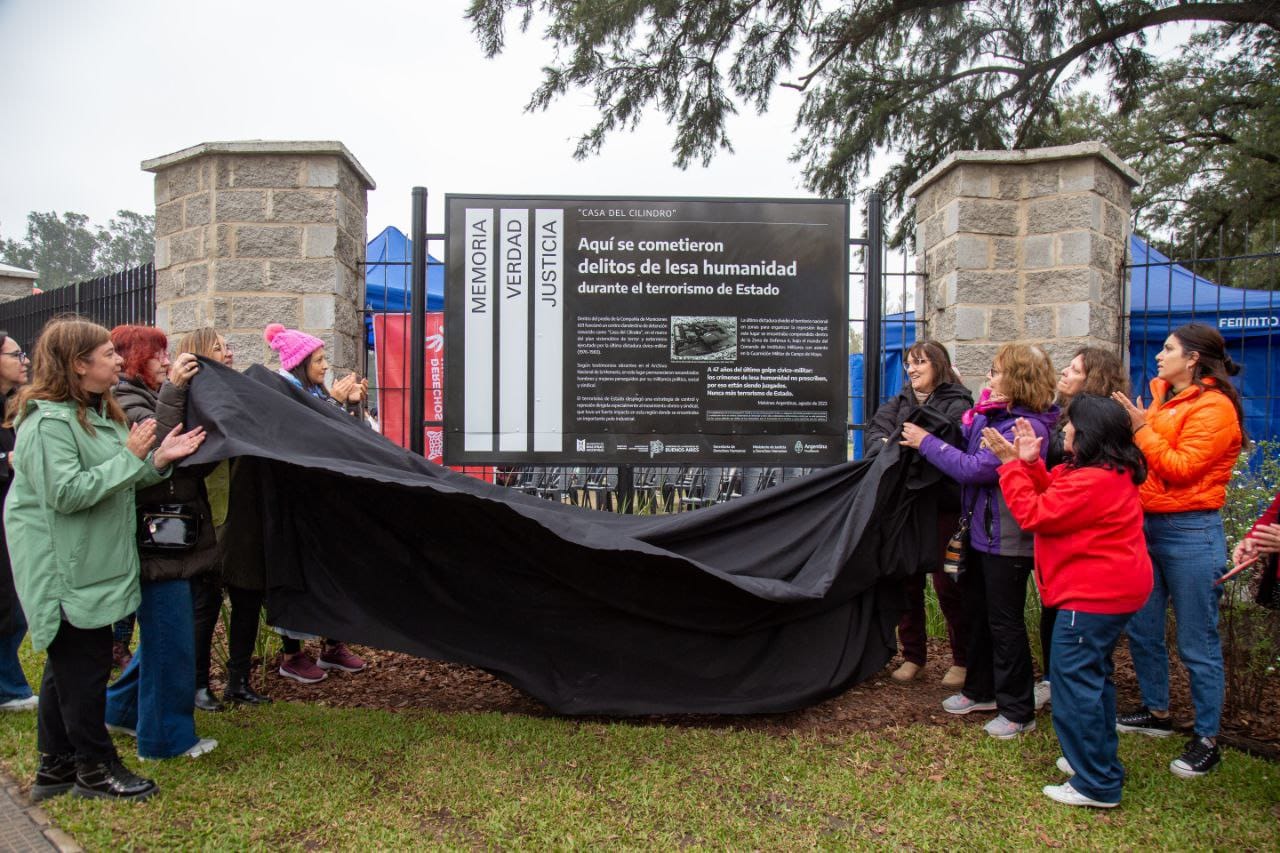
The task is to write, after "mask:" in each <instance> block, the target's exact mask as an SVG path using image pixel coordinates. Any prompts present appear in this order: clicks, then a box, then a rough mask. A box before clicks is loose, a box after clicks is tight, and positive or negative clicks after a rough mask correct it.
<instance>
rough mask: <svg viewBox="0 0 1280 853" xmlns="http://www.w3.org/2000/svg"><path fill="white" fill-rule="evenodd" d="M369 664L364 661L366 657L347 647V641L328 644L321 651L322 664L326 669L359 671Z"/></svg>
mask: <svg viewBox="0 0 1280 853" xmlns="http://www.w3.org/2000/svg"><path fill="white" fill-rule="evenodd" d="M368 665H369V664H367V663H365V662H364V658H362V657H360V656H359V655H357V654H355V653H354V652H352V651H351V649H349V648H347V644H346V643H334V644H333V645H327V644H326V645H325V647H324V651H323V652H321V653H320V666H321V667H322V668H324V669H340V670H342V671H343V672H359V671H360V670H362V669H364V668H365V667H367V666H368Z"/></svg>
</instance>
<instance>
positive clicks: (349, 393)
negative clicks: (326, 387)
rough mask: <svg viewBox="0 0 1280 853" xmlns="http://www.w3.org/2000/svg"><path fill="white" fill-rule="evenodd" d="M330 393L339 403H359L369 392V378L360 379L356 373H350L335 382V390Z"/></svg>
mask: <svg viewBox="0 0 1280 853" xmlns="http://www.w3.org/2000/svg"><path fill="white" fill-rule="evenodd" d="M330 393H331V394H332V395H333V399H335V400H337V401H338V402H339V403H351V404H355V403H359V402H360V401H361V400H363V399H365V397H367V396H368V394H369V380H368V379H360V378H359V377H357V376H356V375H355V374H354V373H348V374H347V375H346V376H344V377H342V378H341V379H339V380H338V381H337V382H335V383H333V390H332V391H331V392H330Z"/></svg>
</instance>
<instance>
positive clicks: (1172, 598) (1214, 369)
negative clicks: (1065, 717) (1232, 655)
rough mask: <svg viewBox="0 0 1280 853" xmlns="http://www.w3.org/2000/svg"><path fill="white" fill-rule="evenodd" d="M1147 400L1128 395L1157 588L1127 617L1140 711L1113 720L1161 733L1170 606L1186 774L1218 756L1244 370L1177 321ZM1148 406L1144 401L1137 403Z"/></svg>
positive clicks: (1123, 727) (1165, 724) (1200, 329)
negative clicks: (1228, 520) (1191, 718)
mask: <svg viewBox="0 0 1280 853" xmlns="http://www.w3.org/2000/svg"><path fill="white" fill-rule="evenodd" d="M1156 366H1157V375H1156V378H1155V379H1154V380H1152V382H1151V395H1152V400H1151V405H1150V407H1148V408H1147V410H1146V411H1145V412H1144V411H1143V410H1142V409H1141V408H1139V407H1138V406H1135V405H1133V404H1132V403H1130V402H1129V401H1128V400H1127V399H1125V398H1124V396H1123V395H1120V394H1117V395H1115V397H1116V399H1117V400H1119V401H1120V402H1122V403H1123V404H1124V405H1125V406H1126V408H1127V409H1128V411H1129V417H1130V422H1131V424H1132V426H1133V431H1134V434H1133V439H1134V442H1135V443H1136V444H1137V445H1138V448H1139V449H1140V450H1141V451H1142V453H1143V455H1144V456H1146V459H1147V468H1148V472H1149V473H1148V476H1147V480H1146V482H1144V483H1143V484H1142V486H1141V488H1140V495H1141V497H1142V508H1143V511H1144V513H1145V522H1144V529H1145V533H1146V537H1147V549H1148V550H1149V551H1150V554H1151V563H1152V567H1153V569H1154V573H1155V586H1154V588H1153V589H1152V591H1151V598H1149V599H1148V600H1147V603H1146V605H1145V606H1144V607H1143V608H1142V609H1141V610H1139V611H1138V612H1137V613H1136V614H1134V616H1133V618H1132V619H1131V620H1130V621H1129V626H1128V629H1127V632H1128V634H1129V651H1130V653H1131V654H1132V655H1133V666H1134V670H1135V671H1136V673H1137V676H1138V685H1139V687H1140V688H1141V690H1142V701H1143V705H1144V707H1142V708H1139V709H1137V710H1135V711H1133V712H1130V713H1128V714H1122V715H1120V716H1119V717H1118V718H1117V721H1116V728H1117V729H1119V730H1120V731H1122V732H1138V733H1141V734H1147V735H1153V736H1156V737H1165V736H1168V735H1170V734H1172V733H1173V726H1172V723H1171V722H1170V719H1169V654H1168V651H1167V650H1166V648H1165V640H1164V634H1165V610H1166V608H1167V606H1168V605H1169V604H1172V605H1173V613H1174V616H1175V618H1176V620H1177V623H1178V657H1179V659H1181V661H1182V664H1183V666H1185V667H1186V668H1187V674H1188V675H1189V676H1190V679H1191V700H1192V703H1193V704H1194V706H1195V712H1196V722H1195V736H1194V737H1193V738H1192V739H1191V740H1190V741H1189V742H1188V743H1187V746H1186V749H1185V750H1183V753H1182V755H1181V756H1179V757H1178V758H1177V759H1175V760H1174V761H1173V762H1172V763H1171V764H1170V765H1169V769H1170V770H1172V771H1173V773H1174V774H1175V775H1177V776H1180V777H1182V778H1188V779H1189V778H1194V777H1196V776H1203V775H1204V774H1205V773H1207V772H1209V771H1210V770H1212V769H1213V768H1214V767H1216V766H1217V765H1218V763H1219V762H1220V761H1221V755H1220V753H1219V752H1218V746H1217V737H1218V727H1219V723H1220V721H1221V718H1222V695H1223V687H1224V670H1223V665H1222V643H1221V641H1220V640H1219V638H1218V599H1219V598H1220V597H1221V594H1222V590H1221V588H1220V587H1218V586H1217V585H1216V583H1215V582H1216V581H1217V580H1218V578H1220V577H1221V576H1222V574H1223V573H1224V571H1225V570H1226V564H1227V545H1226V539H1225V537H1224V534H1223V529H1222V516H1221V514H1220V512H1219V510H1221V509H1222V505H1223V504H1224V503H1225V502H1226V494H1227V482H1228V481H1229V480H1230V479H1231V470H1232V468H1233V466H1234V465H1235V462H1236V458H1237V457H1238V456H1239V455H1240V448H1241V446H1242V444H1243V441H1244V430H1243V426H1242V424H1243V414H1242V411H1241V407H1240V395H1239V394H1238V393H1237V392H1236V389H1235V387H1234V386H1233V385H1232V384H1231V379H1230V377H1231V376H1234V375H1235V374H1237V373H1239V372H1240V368H1239V367H1237V366H1236V365H1235V363H1234V362H1232V360H1231V357H1230V356H1229V355H1227V352H1226V342H1225V341H1223V339H1222V335H1220V334H1218V332H1217V330H1216V329H1213V328H1211V327H1209V326H1205V325H1202V324H1200V323H1189V324H1187V325H1185V326H1180V327H1178V328H1177V329H1175V330H1174V331H1173V334H1171V335H1169V337H1168V339H1167V340H1166V341H1165V342H1164V349H1163V350H1161V351H1160V353H1159V354H1158V355H1157V356H1156ZM1137 402H1138V403H1139V404H1140V403H1141V398H1139V400H1138V401H1137Z"/></svg>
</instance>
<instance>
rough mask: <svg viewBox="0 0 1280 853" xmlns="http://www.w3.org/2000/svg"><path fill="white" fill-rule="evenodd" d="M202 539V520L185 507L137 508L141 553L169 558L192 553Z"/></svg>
mask: <svg viewBox="0 0 1280 853" xmlns="http://www.w3.org/2000/svg"><path fill="white" fill-rule="evenodd" d="M199 539H200V516H199V515H197V514H196V511H195V509H194V507H190V506H188V505H186V504H151V505H149V506H140V507H138V553H140V554H146V555H153V556H158V557H162V556H166V555H169V554H180V553H182V552H184V551H190V550H192V549H194V548H195V547H196V542H198V541H199Z"/></svg>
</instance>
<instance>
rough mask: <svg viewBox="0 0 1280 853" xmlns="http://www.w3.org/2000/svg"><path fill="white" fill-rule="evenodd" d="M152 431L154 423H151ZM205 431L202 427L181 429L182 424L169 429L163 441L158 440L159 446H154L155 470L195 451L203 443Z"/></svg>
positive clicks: (184, 457)
mask: <svg viewBox="0 0 1280 853" xmlns="http://www.w3.org/2000/svg"><path fill="white" fill-rule="evenodd" d="M152 431H153V432H154V431H155V425H154V424H153V425H152ZM204 438H205V432H204V427H196V428H195V429H193V430H188V431H187V432H183V431H182V424H178V425H177V426H176V427H174V428H173V429H171V430H169V434H168V435H166V436H165V437H164V441H162V442H160V446H159V447H157V448H156V455H155V458H154V461H155V466H156V470H158V471H159V470H163V469H165V468H167V467H169V465H171V464H172V463H174V462H177V461H178V460H179V459H186V458H187V457H188V456H190V455H191V454H192V453H195V452H196V451H197V450H198V449H199V448H200V445H202V444H204Z"/></svg>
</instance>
